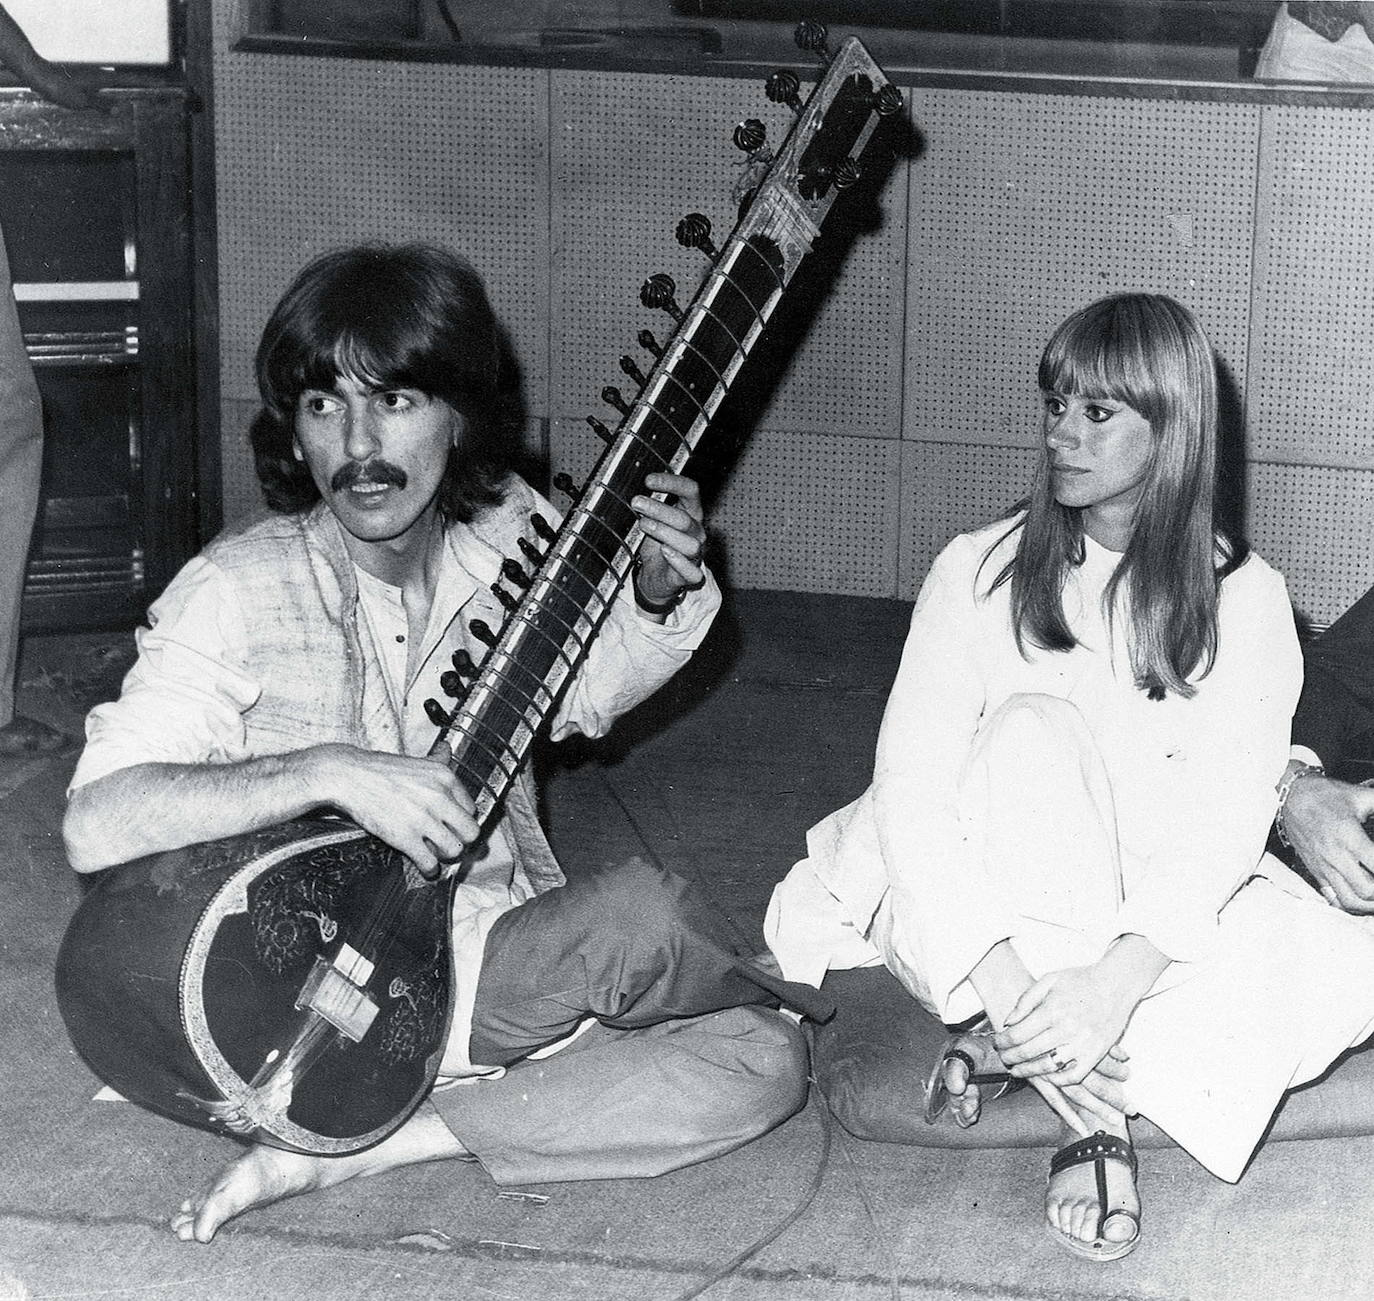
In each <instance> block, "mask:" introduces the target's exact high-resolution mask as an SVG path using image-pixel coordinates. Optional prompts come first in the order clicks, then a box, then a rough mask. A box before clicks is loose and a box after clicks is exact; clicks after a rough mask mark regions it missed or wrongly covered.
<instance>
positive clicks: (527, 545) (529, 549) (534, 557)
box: [454, 538, 544, 668]
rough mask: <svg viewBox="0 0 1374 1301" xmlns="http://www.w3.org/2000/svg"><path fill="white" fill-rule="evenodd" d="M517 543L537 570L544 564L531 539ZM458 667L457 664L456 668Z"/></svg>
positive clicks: (522, 539)
mask: <svg viewBox="0 0 1374 1301" xmlns="http://www.w3.org/2000/svg"><path fill="white" fill-rule="evenodd" d="M516 542H517V543H518V544H519V547H520V554H521V555H522V556H524V557H525V559H526V560H527V561H528V562H529V563H530V564H531V565H533V566H534V567H535V568H536V569H538V568H539V566H540V565H542V564H543V563H544V553H543V552H542V551H540V550H539V548H538V547H537V546H535V545H534V543H533V542H531V541H530V540H529V538H517V539H516ZM457 667H458V666H457V665H456V664H455V665H454V668H457Z"/></svg>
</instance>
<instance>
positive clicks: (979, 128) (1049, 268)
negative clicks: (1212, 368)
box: [904, 90, 1259, 444]
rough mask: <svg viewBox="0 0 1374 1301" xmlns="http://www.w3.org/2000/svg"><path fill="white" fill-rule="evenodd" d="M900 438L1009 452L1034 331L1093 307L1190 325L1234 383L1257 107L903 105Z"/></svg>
mask: <svg viewBox="0 0 1374 1301" xmlns="http://www.w3.org/2000/svg"><path fill="white" fill-rule="evenodd" d="M911 105H912V114H913V117H914V120H915V122H916V124H917V126H918V128H919V129H920V131H921V134H922V136H923V138H924V140H925V146H926V147H925V152H924V153H923V154H922V156H921V157H920V158H919V159H918V160H917V161H916V162H915V163H914V164H913V165H912V167H911V169H910V177H911V217H910V222H911V243H910V262H909V271H908V284H909V292H910V305H909V309H908V313H907V339H908V347H909V351H908V359H907V366H908V372H907V376H908V379H907V406H906V420H905V425H904V437H907V438H918V439H925V438H930V439H935V440H937V441H961V442H962V441H967V442H975V443H989V442H995V443H1013V444H1026V443H1028V442H1029V441H1030V439H1031V438H1032V437H1033V431H1034V423H1033V421H1028V419H1027V415H1028V413H1031V412H1032V411H1033V408H1032V407H1031V406H1030V405H1029V404H1028V403H1027V400H1026V399H1027V394H1028V393H1029V392H1032V391H1033V387H1034V383H1035V372H1034V367H1035V363H1036V360H1037V358H1038V357H1039V354H1040V348H1041V345H1042V344H1043V343H1044V340H1045V337H1046V335H1047V334H1048V332H1049V331H1050V330H1051V329H1052V328H1053V327H1054V326H1055V325H1056V324H1058V322H1059V321H1060V320H1062V319H1063V317H1065V316H1066V315H1067V314H1068V313H1069V312H1070V311H1072V310H1073V309H1074V308H1076V307H1080V306H1082V305H1084V304H1085V303H1088V302H1091V301H1092V300H1094V299H1096V298H1100V297H1102V296H1103V295H1105V294H1110V293H1116V292H1120V291H1124V290H1135V289H1142V290H1152V291H1155V292H1160V293H1167V294H1171V295H1173V296H1174V297H1175V298H1178V299H1179V300H1180V301H1182V302H1183V303H1185V304H1187V305H1188V306H1189V307H1191V308H1193V310H1194V311H1196V312H1197V314H1198V317H1199V319H1200V320H1201V321H1202V324H1203V326H1204V328H1205V329H1206V330H1207V331H1208V333H1209V335H1210V336H1211V339H1212V342H1213V344H1214V346H1215V347H1216V348H1217V350H1218V351H1219V352H1220V354H1221V355H1222V357H1223V358H1225V359H1226V360H1227V361H1228V362H1229V364H1230V365H1231V367H1232V369H1233V370H1234V371H1235V374H1236V378H1237V381H1238V382H1242V383H1243V378H1244V377H1243V367H1244V360H1245V343H1246V319H1247V315H1248V299H1249V273H1250V241H1251V215H1252V208H1253V202H1254V167H1255V152H1256V134H1257V131H1258V125H1259V117H1258V114H1259V110H1258V108H1256V107H1254V106H1252V105H1238V104H1208V103H1190V102H1184V101H1164V100H1132V99H1108V98H1099V97H1095V96H1085V97H1074V96H1063V95H1025V94H1011V93H1005V92H993V91H962V90H915V91H913V92H912V95H911Z"/></svg>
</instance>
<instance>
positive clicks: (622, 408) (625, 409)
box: [601, 384, 630, 416]
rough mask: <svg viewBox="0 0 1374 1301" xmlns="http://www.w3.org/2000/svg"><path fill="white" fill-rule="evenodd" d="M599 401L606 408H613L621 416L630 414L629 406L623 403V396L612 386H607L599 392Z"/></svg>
mask: <svg viewBox="0 0 1374 1301" xmlns="http://www.w3.org/2000/svg"><path fill="white" fill-rule="evenodd" d="M601 400H602V401H603V402H604V403H605V404H606V405H607V406H608V407H614V408H615V409H616V410H617V411H619V412H620V414H621V415H622V416H628V415H629V414H630V404H629V403H628V402H626V401H625V396H624V394H623V393H621V391H620V390H619V389H618V388H616V386H615V385H614V384H607V385H606V387H605V388H603V389H602V390H601Z"/></svg>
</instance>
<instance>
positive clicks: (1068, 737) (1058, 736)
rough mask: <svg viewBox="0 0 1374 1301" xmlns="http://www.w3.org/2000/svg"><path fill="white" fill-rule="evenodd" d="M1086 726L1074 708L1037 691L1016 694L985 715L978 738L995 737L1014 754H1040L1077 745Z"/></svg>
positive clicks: (1084, 735)
mask: <svg viewBox="0 0 1374 1301" xmlns="http://www.w3.org/2000/svg"><path fill="white" fill-rule="evenodd" d="M1087 735H1088V732H1087V724H1086V723H1085V722H1084V721H1083V715H1082V714H1081V713H1080V712H1079V710H1078V706H1077V705H1075V704H1073V703H1072V702H1071V701H1068V700H1062V699H1060V698H1059V697H1058V696H1048V695H1046V694H1045V693H1044V692H1041V691H1018V692H1015V693H1014V694H1012V695H1010V696H1008V697H1007V698H1006V699H1005V700H1004V701H1002V703H1001V704H1000V705H998V706H997V708H996V709H994V710H993V711H992V713H991V714H990V715H988V717H987V719H986V721H985V722H984V723H983V726H982V728H981V729H980V736H981V737H995V738H996V740H997V741H998V742H1000V743H1001V744H1002V745H1004V746H1011V747H1012V748H1014V749H1015V750H1016V751H1017V752H1018V753H1021V754H1034V755H1040V754H1044V753H1046V752H1047V751H1053V750H1054V749H1056V748H1058V747H1060V746H1064V745H1073V746H1075V747H1076V746H1077V745H1078V744H1079V743H1080V742H1081V741H1082V740H1083V739H1084V738H1085V737H1086V736H1087Z"/></svg>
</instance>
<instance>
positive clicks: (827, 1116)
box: [598, 768, 872, 1301]
mask: <svg viewBox="0 0 1374 1301" xmlns="http://www.w3.org/2000/svg"><path fill="white" fill-rule="evenodd" d="M598 771H599V774H600V777H601V782H602V785H603V786H604V787H605V788H606V792H607V793H608V794H609V795H610V797H611V799H613V800H614V801H615V802H616V804H617V805H618V806H619V808H620V811H621V813H622V814H623V815H624V818H625V821H626V822H627V823H628V824H629V827H630V830H631V831H632V832H634V836H635V839H636V840H638V841H639V844H640V847H641V848H642V849H643V850H644V853H645V854H646V855H647V856H648V859H649V861H650V862H651V863H653V864H654V866H655V867H657V868H659V870H660V871H667V870H668V869H667V867H666V866H665V864H664V862H663V860H662V859H661V858H660V857H659V856H658V854H657V853H656V852H655V850H654V847H653V846H652V845H651V844H650V843H649V838H648V836H647V835H646V834H645V832H644V828H643V827H642V826H641V825H640V822H639V819H638V818H637V817H636V816H635V814H634V811H633V810H632V809H631V808H630V806H629V803H628V802H627V801H626V800H625V799H624V798H623V797H622V795H621V794H620V791H619V790H618V789H617V788H616V785H615V783H614V782H613V781H612V780H611V779H610V777H609V776H608V775H607V773H606V771H605V769H604V768H603V769H599V770H598ZM810 1083H811V1090H810V1093H809V1095H808V1098H807V1107H808V1109H810V1110H814V1111H815V1113H816V1117H817V1121H818V1123H819V1126H820V1151H819V1152H818V1153H817V1156H816V1167H815V1169H814V1170H813V1171H812V1173H811V1179H810V1181H809V1182H808V1183H807V1185H806V1187H805V1188H804V1189H803V1191H802V1195H801V1197H799V1198H798V1199H797V1202H796V1205H794V1206H793V1207H792V1209H791V1210H790V1211H788V1212H787V1214H786V1215H785V1216H783V1218H782V1219H781V1220H779V1221H778V1223H777V1224H775V1225H774V1226H773V1227H772V1228H771V1229H769V1230H767V1231H766V1232H764V1233H762V1234H760V1235H759V1237H757V1238H755V1239H754V1241H753V1242H751V1243H750V1244H749V1246H747V1247H746V1248H745V1249H744V1250H743V1251H741V1252H739V1253H738V1254H737V1255H735V1256H732V1257H731V1258H730V1259H729V1260H727V1261H726V1262H725V1263H724V1264H723V1265H721V1266H720V1267H719V1268H718V1269H716V1270H714V1271H712V1273H710V1274H709V1275H707V1277H706V1278H704V1279H703V1280H702V1281H701V1282H700V1283H697V1284H695V1285H693V1286H692V1287H690V1288H688V1289H687V1291H685V1292H680V1293H679V1294H678V1295H677V1296H676V1297H675V1298H674V1301H692V1299H693V1298H694V1297H699V1296H701V1294H702V1293H703V1292H705V1291H707V1290H708V1289H709V1288H713V1287H715V1285H716V1284H717V1283H720V1282H722V1281H723V1280H725V1279H727V1278H729V1277H730V1275H731V1274H733V1273H734V1272H735V1271H736V1270H738V1269H739V1268H740V1266H741V1265H743V1264H745V1262H746V1261H749V1260H751V1259H752V1258H753V1257H754V1256H757V1255H758V1254H759V1252H761V1251H762V1250H763V1249H764V1248H765V1247H766V1246H768V1244H769V1243H771V1242H773V1241H774V1240H776V1239H777V1238H779V1237H780V1236H781V1235H782V1234H783V1233H785V1232H786V1231H787V1230H788V1229H789V1228H791V1227H792V1225H793V1224H795V1223H796V1222H797V1221H798V1220H799V1219H800V1218H801V1217H802V1216H803V1215H805V1214H806V1212H807V1210H809V1209H810V1206H811V1203H812V1202H813V1201H815V1200H816V1194H817V1193H818V1192H820V1188H821V1183H822V1181H823V1180H824V1179H825V1171H826V1167H827V1166H828V1165H829V1164H830V1146H831V1123H832V1117H831V1112H830V1105H829V1104H828V1103H827V1102H826V1100H825V1097H824V1095H823V1094H822V1093H821V1091H820V1088H819V1087H818V1086H817V1084H816V1081H815V1080H814V1079H812V1080H811V1082H810ZM864 1205H865V1207H867V1205H868V1203H867V1200H866V1199H865V1202H864ZM869 1217H870V1219H871V1218H872V1211H871V1210H870V1212H869Z"/></svg>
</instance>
